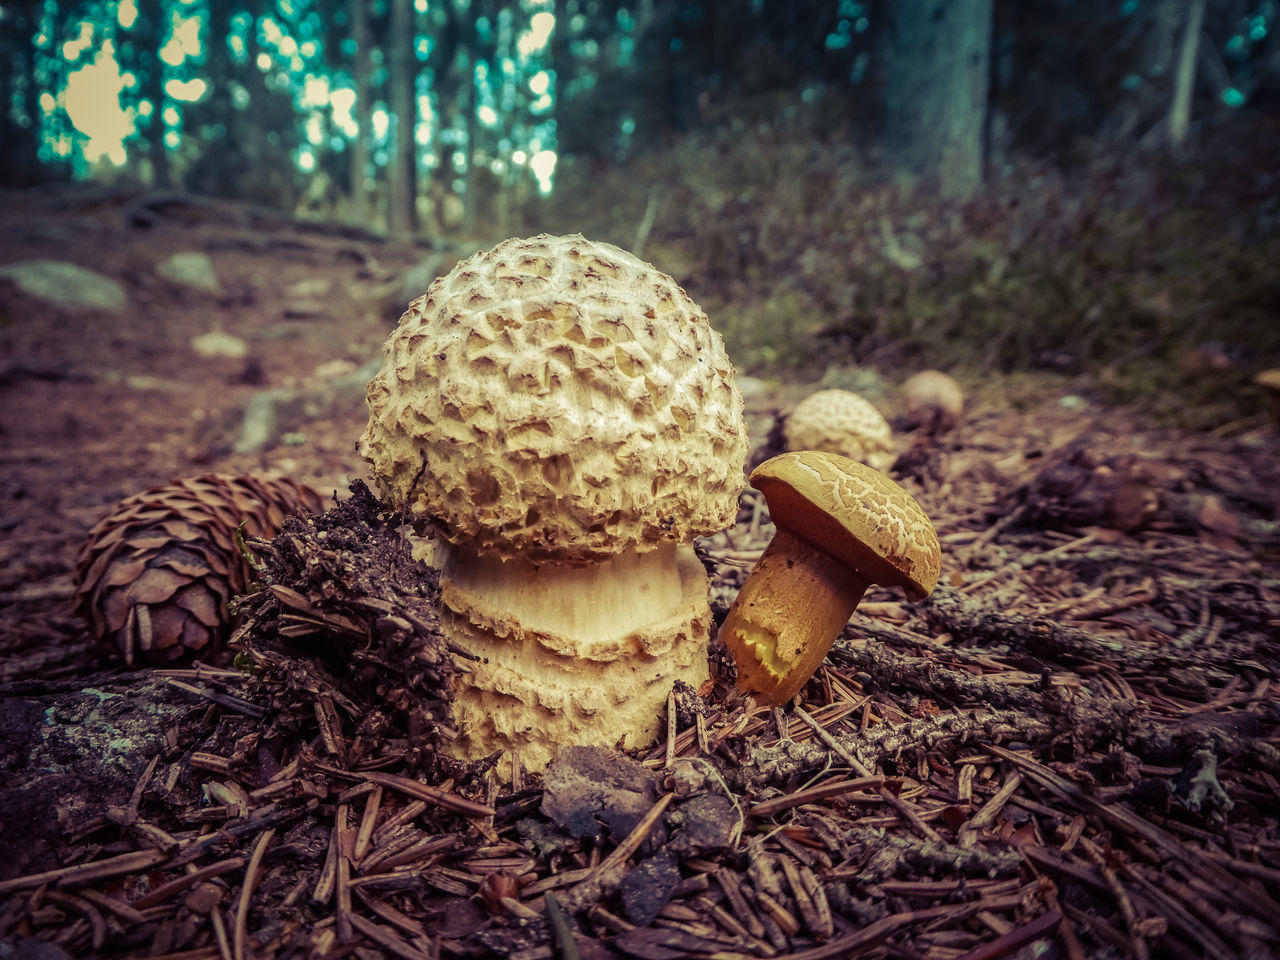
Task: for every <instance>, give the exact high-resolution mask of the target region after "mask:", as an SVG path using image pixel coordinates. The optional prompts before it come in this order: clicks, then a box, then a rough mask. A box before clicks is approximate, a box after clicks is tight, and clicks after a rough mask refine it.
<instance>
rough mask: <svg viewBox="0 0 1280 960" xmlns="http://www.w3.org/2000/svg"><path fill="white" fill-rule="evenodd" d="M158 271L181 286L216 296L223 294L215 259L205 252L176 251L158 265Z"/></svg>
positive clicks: (171, 281)
mask: <svg viewBox="0 0 1280 960" xmlns="http://www.w3.org/2000/svg"><path fill="white" fill-rule="evenodd" d="M156 273H158V274H159V275H160V276H162V277H164V279H166V280H168V281H169V282H170V283H175V284H177V285H178V286H181V287H188V288H190V289H192V290H198V291H200V292H201V293H209V294H212V295H214V296H220V295H221V294H222V283H221V281H219V280H218V271H217V270H215V269H214V266H213V261H212V260H210V259H209V258H208V256H206V255H205V254H203V253H197V252H194V251H193V252H185V253H175V254H173V255H172V256H170V257H166V258H165V259H164V260H161V261H160V263H158V264H157V265H156Z"/></svg>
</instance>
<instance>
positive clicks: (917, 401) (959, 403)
mask: <svg viewBox="0 0 1280 960" xmlns="http://www.w3.org/2000/svg"><path fill="white" fill-rule="evenodd" d="M902 399H903V401H904V403H905V404H906V408H907V423H908V424H909V425H910V426H911V427H912V429H916V430H920V431H921V432H922V433H924V434H927V435H928V436H936V435H937V434H940V433H946V432H947V431H949V430H954V429H955V428H956V425H957V424H958V423H959V422H960V417H961V415H962V414H963V413H964V391H963V390H962V389H960V384H958V383H956V382H955V380H953V379H952V378H951V377H949V376H947V375H946V374H945V373H943V372H942V371H941V370H921V371H920V372H919V373H913V374H912V375H911V376H909V377H907V379H906V380H905V381H904V382H903V384H902Z"/></svg>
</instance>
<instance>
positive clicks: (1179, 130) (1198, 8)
mask: <svg viewBox="0 0 1280 960" xmlns="http://www.w3.org/2000/svg"><path fill="white" fill-rule="evenodd" d="M1203 23H1204V0H1191V4H1190V6H1189V7H1188V9H1187V26H1186V30H1185V32H1184V33H1183V35H1182V51H1181V53H1180V55H1179V57H1178V73H1177V76H1176V77H1175V78H1174V86H1173V102H1172V103H1170V105H1169V143H1170V145H1171V146H1172V147H1173V148H1174V149H1175V150H1178V149H1181V147H1182V145H1183V144H1184V143H1186V140H1187V131H1188V130H1190V129H1191V94H1192V92H1193V91H1194V90H1195V85H1196V54H1197V53H1198V52H1199V50H1200V27H1201V25H1202V24H1203Z"/></svg>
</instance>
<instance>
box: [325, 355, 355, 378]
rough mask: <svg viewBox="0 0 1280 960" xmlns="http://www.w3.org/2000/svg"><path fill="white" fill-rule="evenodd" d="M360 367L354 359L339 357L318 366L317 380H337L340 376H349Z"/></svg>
mask: <svg viewBox="0 0 1280 960" xmlns="http://www.w3.org/2000/svg"><path fill="white" fill-rule="evenodd" d="M358 369H360V368H359V367H357V366H356V364H355V361H354V360H347V359H345V358H339V359H337V360H328V361H326V362H325V363H322V364H320V366H318V367H316V370H315V378H316V379H317V380H336V379H337V378H339V377H345V376H349V375H350V374H353V373H355V372H356V371H357V370H358Z"/></svg>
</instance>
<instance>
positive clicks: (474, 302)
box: [360, 236, 747, 770]
mask: <svg viewBox="0 0 1280 960" xmlns="http://www.w3.org/2000/svg"><path fill="white" fill-rule="evenodd" d="M384 352H385V363H384V365H383V368H382V371H381V372H380V373H379V374H378V375H377V377H375V378H374V380H373V381H371V382H370V384H369V389H368V401H369V407H370V418H369V424H368V427H367V429H366V430H365V433H364V436H363V437H362V438H361V441H360V450H361V453H362V454H363V455H364V457H365V458H366V459H367V460H368V461H369V463H370V465H371V467H372V474H373V477H374V480H375V482H376V484H377V486H378V488H379V490H380V493H381V494H382V496H383V498H384V499H385V500H386V501H388V502H389V503H390V504H391V505H393V506H395V507H397V508H402V509H405V510H407V512H408V514H409V515H410V516H411V517H413V518H415V519H421V520H425V521H428V522H429V523H430V524H431V525H432V526H433V527H434V528H435V530H436V531H437V533H438V536H439V538H440V540H441V544H440V546H439V547H438V551H439V556H438V562H439V563H440V566H441V600H442V606H443V609H442V616H441V622H442V624H443V626H444V628H445V629H446V630H447V631H448V633H449V634H450V636H451V638H452V639H453V640H455V641H456V642H457V643H458V644H459V645H461V646H462V647H464V648H465V649H467V650H468V651H469V652H471V653H472V654H474V655H475V656H476V657H477V658H478V659H477V660H476V661H474V662H471V663H469V664H468V668H469V672H468V673H466V674H465V675H463V676H462V677H461V679H460V681H459V683H458V684H457V687H456V690H455V696H454V717H455V720H456V722H457V725H458V729H459V738H458V740H457V741H456V742H455V744H454V749H455V752H456V753H457V755H459V756H460V757H463V758H467V759H474V758H479V757H483V756H487V755H489V754H491V753H493V752H494V751H497V750H514V751H515V752H516V753H517V755H518V758H519V762H520V764H521V765H523V766H524V767H525V768H526V769H529V770H538V769H541V768H542V767H543V766H545V764H546V763H547V762H548V761H549V760H550V759H551V758H552V757H553V756H554V754H555V751H556V748H557V746H558V745H561V744H594V745H608V746H612V745H615V744H618V743H622V744H624V745H625V746H628V747H634V746H643V745H647V744H649V743H652V742H653V741H654V740H655V739H656V736H657V732H658V730H659V729H660V721H661V715H662V712H663V708H664V704H665V703H666V699H667V695H668V693H669V691H670V690H671V688H672V685H673V684H674V682H675V681H676V680H684V681H686V682H688V683H690V684H692V685H693V686H695V687H696V686H698V685H699V684H700V683H702V682H703V681H704V680H705V679H706V677H707V643H708V639H709V636H708V635H709V632H710V622H711V618H710V612H709V607H708V601H707V588H708V582H707V577H706V573H705V571H704V570H703V568H702V566H701V564H700V563H699V562H698V560H697V558H696V557H695V555H694V553H693V549H692V540H693V538H694V537H696V536H701V535H706V534H710V533H713V532H715V531H718V530H722V529H724V528H726V527H728V526H730V525H731V524H732V522H733V520H734V518H735V515H736V511H737V505H738V495H739V493H740V492H741V489H742V487H743V485H744V484H743V465H744V462H745V459H746V453H747V438H746V430H745V427H744V425H743V420H742V398H741V396H740V394H739V392H738V389H737V387H736V386H735V385H734V377H733V368H732V366H731V364H730V363H729V360H728V358H727V357H726V355H725V352H724V345H723V342H722V341H721V338H720V336H719V334H718V333H716V332H715V331H714V330H713V329H712V328H711V326H710V324H709V322H708V321H707V317H706V315H705V314H704V313H703V312H702V310H701V309H699V307H698V306H697V304H695V303H694V302H693V301H692V300H691V299H690V298H689V296H688V295H687V294H686V293H685V292H684V290H682V289H681V288H680V287H679V286H678V285H677V284H676V283H675V281H673V280H672V279H671V278H670V277H669V276H667V275H666V274H664V273H661V272H660V271H658V270H656V269H655V268H653V267H652V266H650V265H649V264H646V263H643V262H641V261H640V260H638V259H637V258H635V257H634V256H632V255H631V254H629V253H627V252H625V251H623V250H621V249H619V248H617V247H615V246H612V245H610V244H606V243H598V242H592V241H589V240H586V239H584V238H583V237H581V236H569V237H549V236H538V237H534V238H531V239H515V240H507V241H504V242H503V243H500V244H499V245H498V246H496V247H494V248H493V249H492V250H490V251H489V252H487V253H479V254H476V255H475V256H473V257H471V258H470V259H467V260H465V261H463V262H461V263H459V264H458V265H457V266H456V267H454V269H453V270H452V271H451V272H450V273H449V275H448V276H446V277H443V278H441V279H439V280H437V281H435V282H434V283H433V284H432V285H431V287H430V289H428V291H427V292H426V294H425V295H424V296H422V297H419V298H418V299H417V300H415V301H414V302H413V303H412V304H410V306H409V309H408V311H407V312H406V313H405V314H404V316H403V317H402V318H401V320H400V325H399V327H398V328H397V329H396V331H395V332H394V333H393V334H392V335H391V337H390V339H389V340H388V341H387V344H386V347H385V351H384Z"/></svg>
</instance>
